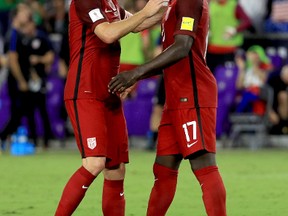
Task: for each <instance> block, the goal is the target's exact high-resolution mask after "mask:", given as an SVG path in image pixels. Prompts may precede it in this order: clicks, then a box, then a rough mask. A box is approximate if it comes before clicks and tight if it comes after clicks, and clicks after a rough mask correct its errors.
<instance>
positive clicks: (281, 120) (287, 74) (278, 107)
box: [268, 65, 288, 134]
mask: <svg viewBox="0 0 288 216" xmlns="http://www.w3.org/2000/svg"><path fill="white" fill-rule="evenodd" d="M268 83H269V85H270V86H272V88H273V90H274V104H273V109H274V112H273V113H272V115H271V120H272V123H273V124H274V126H273V127H272V129H271V133H272V134H288V65H285V66H284V67H283V68H282V69H281V72H280V74H279V75H277V76H274V77H272V78H271V79H270V80H269V82H268Z"/></svg>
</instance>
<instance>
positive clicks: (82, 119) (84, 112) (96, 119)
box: [65, 99, 107, 158]
mask: <svg viewBox="0 0 288 216" xmlns="http://www.w3.org/2000/svg"><path fill="white" fill-rule="evenodd" d="M65 105H66V109H67V113H68V116H69V118H70V121H71V124H72V126H73V130H74V135H75V138H76V141H77V145H78V149H79V151H80V153H81V155H82V158H86V157H96V156H102V157H106V156H107V151H106V149H107V138H106V137H107V128H106V119H105V106H104V104H103V103H102V102H101V101H97V100H94V99H80V100H67V101H65Z"/></svg>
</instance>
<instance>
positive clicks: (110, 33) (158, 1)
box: [94, 0, 163, 43]
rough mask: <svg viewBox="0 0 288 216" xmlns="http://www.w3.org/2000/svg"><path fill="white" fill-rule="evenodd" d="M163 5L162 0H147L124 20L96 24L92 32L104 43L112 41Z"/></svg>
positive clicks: (131, 29)
mask: <svg viewBox="0 0 288 216" xmlns="http://www.w3.org/2000/svg"><path fill="white" fill-rule="evenodd" d="M162 7H163V0H149V1H148V2H147V4H146V5H145V7H144V8H143V9H142V10H141V11H139V12H137V13H135V14H134V15H133V16H131V17H129V18H128V19H125V20H120V21H117V22H113V23H109V22H103V23H101V24H99V25H97V26H96V27H95V29H94V33H95V34H96V35H97V36H98V37H99V38H100V39H101V40H102V41H103V42H105V43H113V42H115V41H116V40H118V39H120V38H121V37H123V36H125V35H126V34H128V33H129V32H131V31H133V30H134V29H135V28H136V27H137V26H139V25H140V24H141V23H143V22H144V21H145V20H146V19H148V18H150V17H152V16H153V15H155V14H156V13H157V12H158V11H159V10H160V9H161V8H162Z"/></svg>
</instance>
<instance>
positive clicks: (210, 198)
mask: <svg viewBox="0 0 288 216" xmlns="http://www.w3.org/2000/svg"><path fill="white" fill-rule="evenodd" d="M194 174H195V176H196V178H197V180H198V182H199V184H200V186H201V189H202V194H203V195H202V199H203V201H204V205H205V209H206V213H207V215H208V216H226V191H225V187H224V184H223V181H222V178H221V176H220V173H219V171H218V167H217V166H209V167H205V168H202V169H199V170H196V171H194Z"/></svg>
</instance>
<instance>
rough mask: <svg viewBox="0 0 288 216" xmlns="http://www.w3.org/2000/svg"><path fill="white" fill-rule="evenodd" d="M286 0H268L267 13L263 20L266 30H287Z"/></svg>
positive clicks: (287, 2) (279, 31)
mask: <svg viewBox="0 0 288 216" xmlns="http://www.w3.org/2000/svg"><path fill="white" fill-rule="evenodd" d="M287 11H288V1H287V0H268V14H267V19H266V21H265V31H266V32H276V33H281V32H288V13H287Z"/></svg>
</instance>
